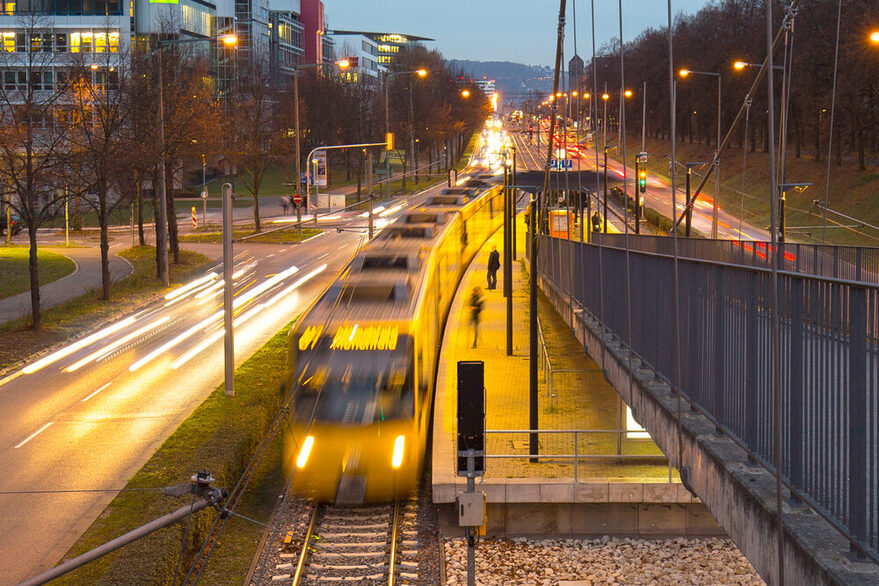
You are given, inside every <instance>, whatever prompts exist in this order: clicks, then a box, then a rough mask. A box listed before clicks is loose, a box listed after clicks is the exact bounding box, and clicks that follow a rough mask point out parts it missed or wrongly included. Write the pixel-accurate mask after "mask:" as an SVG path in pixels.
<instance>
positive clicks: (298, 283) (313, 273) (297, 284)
mask: <svg viewBox="0 0 879 586" xmlns="http://www.w3.org/2000/svg"><path fill="white" fill-rule="evenodd" d="M326 269H327V265H325V264H324V265H321V266H319V267H317V268H316V269H314V270H313V271H311V272H310V273H308V274H306V275H305V276H303V277H301V278H300V279H299V280H298V281H296V282H295V283H293V284H292V285H290V286H289V287H287V288H286V289H284V290H283V291H281V292H280V293H278V294H277V295H275V296H274V297H272V298H271V299H269V300H268V301H266V304H265V305H266V307H271V306H272V305H274V304H275V303H277V302H278V301H280V300H281V299H283V298H284V297H286V296H287V295H289V294H290V293H292V292H293V291H295V290H296V289H297V288H299V287H301V286H302V285H304V284H305V283H307V282H308V281H309V280H311V279H312V278H314V277H316V276H317V275H319V274H321V273H322V272H324V271H325V270H326Z"/></svg>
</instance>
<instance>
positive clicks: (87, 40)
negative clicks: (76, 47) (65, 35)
mask: <svg viewBox="0 0 879 586" xmlns="http://www.w3.org/2000/svg"><path fill="white" fill-rule="evenodd" d="M80 38H81V41H80V43H81V44H80V46H81V48H80V50H81V51H82V52H83V53H91V52H92V48H93V47H94V36H93V35H92V33H80Z"/></svg>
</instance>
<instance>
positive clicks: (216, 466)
mask: <svg viewBox="0 0 879 586" xmlns="http://www.w3.org/2000/svg"><path fill="white" fill-rule="evenodd" d="M292 323H293V322H291V323H290V324H288V325H287V326H286V327H285V328H284V329H283V330H281V331H280V332H278V333H277V334H275V335H274V336H273V337H272V338H271V340H269V341H268V342H267V343H266V344H265V345H264V346H263V347H262V348H261V349H260V350H258V351H257V352H256V353H255V354H254V355H253V356H252V357H250V358H249V359H248V360H247V361H246V362H245V363H244V364H242V365H241V366H240V367H238V369H237V370H236V371H235V396H234V397H227V396H225V395H224V394H223V391H224V385H222V384H221V385H220V386H218V387H217V388H216V389H215V390H214V391H213V392H212V393H211V394H210V396H209V397H208V398H207V399H206V400H205V402H204V403H202V404H201V405H200V406H199V407H197V408H196V409H195V411H194V412H193V413H192V415H190V416H189V418H187V419H186V421H184V422H183V423H182V424H181V425H180V427H179V428H177V430H176V431H175V432H174V433H173V434H172V435H171V437H169V438H168V439H167V440H165V442H164V443H163V444H162V447H161V448H159V450H158V451H157V452H156V453H155V454H154V455H153V456H152V458H150V460H149V461H148V462H147V463H146V464H145V465H144V466H143V468H141V469H140V471H139V472H138V473H137V474H135V476H134V478H132V479H131V481H130V482H129V483H128V485H127V488H157V487H159V488H160V487H163V486H171V485H175V484H181V483H188V482H189V481H190V476H191V475H193V474H194V473H195V472H197V471H199V470H207V471H209V472H210V473H211V474H212V475H213V476H214V479H215V483H214V486H217V487H226V488H229V489H231V488H232V487H233V486H234V485H235V483H236V482H237V480H238V478H239V477H240V476H241V474H242V473H243V472H244V469H245V467H246V465H247V463H248V461H249V460H250V458H251V455H252V454H253V452H254V449H255V448H256V445H257V444H258V442H259V441H260V439H261V438H262V437H263V435H264V434H265V433H266V430H267V429H268V426H269V425H270V423H271V420H272V418H273V417H274V415H275V413H276V412H277V410H278V408H279V407H280V404H281V395H280V393H279V392H278V388H279V385H280V383H281V382H282V378H283V372H284V361H285V355H286V353H285V350H286V338H287V333H288V331H289V329H290V326H291V325H292ZM280 444H281V442H274V445H273V449H272V450H271V451H270V452H269V454H268V456H267V459H266V460H265V461H264V462H263V465H262V466H261V467H260V469H259V471H258V473H257V475H256V476H255V478H254V480H253V482H252V484H251V490H250V491H249V493H248V495H247V496H246V497H245V498H244V500H243V502H242V503H241V505H240V506H239V507H238V508H237V509H236V513H239V514H241V515H244V516H247V517H249V518H254V519H258V520H260V521H261V522H268V519H269V517H270V516H271V513H272V509H273V507H274V504H275V503H276V502H277V496H276V495H277V494H278V492H279V491H280V490H283V474H282V472H281V448H280ZM190 499H191V496H185V497H180V498H173V497H167V496H163V495H162V494H160V493H153V492H122V493H120V494H119V495H118V496H117V497H116V498H115V499H113V501H111V502H110V504H109V505H108V506H107V508H106V509H105V510H104V512H103V513H102V514H101V515H100V516H99V517H98V519H97V520H95V522H94V523H92V525H91V527H89V529H88V530H87V531H86V532H85V534H83V536H82V537H80V539H79V540H78V541H77V542H76V544H74V546H73V547H72V548H71V550H70V551H69V552H68V554H67V556H65V557H66V558H71V557H74V556H76V555H80V554H82V553H84V552H86V551H88V550H90V549H93V548H94V547H97V546H98V545H101V544H102V543H105V542H107V541H109V540H111V539H113V538H115V537H118V536H119V535H121V534H123V533H125V532H127V531H130V530H132V529H134V528H136V527H138V526H140V525H142V524H144V523H147V522H149V521H151V520H153V519H155V518H157V517H159V516H161V515H164V514H166V513H168V512H171V511H173V510H175V509H177V508H179V507H181V506H184V505H186V503H188V502H190ZM216 515H217V512H216V511H215V510H213V509H205V510H203V511H200V512H199V513H197V514H195V515H193V517H192V518H191V519H190V521H189V527H188V530H186V523H185V522H181V523H177V524H175V525H172V526H170V527H167V528H165V529H161V530H159V531H157V532H155V533H153V534H152V535H149V536H148V537H145V538H143V539H141V540H139V541H137V542H134V543H132V544H130V545H128V546H127V547H124V548H122V549H120V550H117V551H115V552H113V553H111V554H109V555H107V556H104V557H103V558H101V559H99V560H97V561H95V562H92V563H91V564H88V565H86V566H84V567H82V568H80V569H78V570H77V571H75V572H73V573H71V574H68V575H67V576H65V577H64V578H62V579H60V580H58V582H57V583H58V584H123V583H134V582H136V583H138V584H169V583H174V572H175V568H176V565H177V559H178V554H179V552H180V546H181V542H183V539H184V532H185V537H186V539H185V551H184V557H183V561H182V563H181V571H182V574H184V575H185V572H186V571H187V570H188V568H189V565H190V562H191V560H192V557H193V556H194V555H195V554H196V553H197V552H198V550H199V548H200V547H201V544H202V541H203V540H204V538H205V537H206V536H207V535H208V532H209V531H210V527H211V524H212V523H213V521H214V519H215V518H216ZM262 533H263V527H262V526H260V525H257V524H255V523H252V522H249V521H246V520H244V519H241V518H239V517H233V518H231V519H229V521H228V522H227V527H226V530H225V531H224V533H223V535H222V538H221V541H220V543H219V544H218V545H217V547H216V548H215V550H214V553H213V555H212V556H211V559H210V562H209V563H208V566H207V568H206V569H205V571H204V573H203V574H202V577H201V582H202V583H204V584H241V583H243V582H244V578H245V577H246V575H247V571H248V569H249V568H250V564H251V561H252V560H253V557H254V555H255V554H256V550H257V547H258V544H259V540H260V537H261V536H262ZM181 577H182V576H178V578H181Z"/></svg>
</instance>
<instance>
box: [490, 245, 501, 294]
mask: <svg viewBox="0 0 879 586" xmlns="http://www.w3.org/2000/svg"><path fill="white" fill-rule="evenodd" d="M499 268H501V255H500V254H499V253H498V251H497V246H494V245H492V246H491V252H489V253H488V289H489V291H490V290H492V289H497V271H498V269H499Z"/></svg>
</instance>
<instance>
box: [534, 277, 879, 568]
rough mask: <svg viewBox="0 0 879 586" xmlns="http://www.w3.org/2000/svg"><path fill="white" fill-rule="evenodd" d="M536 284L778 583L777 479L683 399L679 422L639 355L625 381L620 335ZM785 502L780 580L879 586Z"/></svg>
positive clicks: (674, 400) (833, 537) (664, 388)
mask: <svg viewBox="0 0 879 586" xmlns="http://www.w3.org/2000/svg"><path fill="white" fill-rule="evenodd" d="M538 282H539V285H540V287H541V289H542V290H543V291H544V293H545V294H546V295H547V297H548V298H549V299H550V301H551V302H552V304H553V306H554V307H555V308H556V310H557V311H558V313H559V314H560V315H561V316H562V318H563V319H565V320H566V321H568V322H569V325H570V326H571V327H572V329H573V331H574V333H575V335H576V336H577V339H578V340H580V342H581V343H583V345H584V347H585V348H586V351H587V352H588V353H589V354H590V356H592V357H593V359H594V360H595V361H596V362H598V364H600V365H603V368H604V373H605V377H606V378H607V380H608V382H610V384H611V385H613V387H614V388H615V389H617V391H618V392H620V394H621V396H622V397H623V400H624V401H626V403H627V404H629V405H630V406H631V407H632V409H633V412H634V414H635V417H636V419H637V420H638V422H639V423H641V425H643V426H644V427H645V428H646V429H647V430H648V431H649V432H650V435H651V436H652V438H653V440H654V441H655V442H656V444H657V445H658V446H659V447H660V448H661V449H662V451H663V452H664V453H665V454H666V455H667V456H668V458H669V459H670V460H671V462H672V463H673V464H674V465H675V466H676V467H677V468H678V469H679V470H681V472H682V474H681V476H682V478H683V477H685V476H688V477H689V482H688V485H689V488H690V489H691V490H692V491H693V492H694V493H695V494H696V495H697V496H698V497H699V499H700V500H701V501H702V502H703V503H704V504H705V506H706V507H708V510H709V511H710V513H711V514H712V515H713V516H714V518H715V519H717V522H718V523H719V524H720V525H721V527H723V528H724V530H725V531H726V533H727V534H728V535H729V537H730V538H732V540H733V541H734V542H735V543H736V545H738V547H739V549H741V551H742V553H743V554H744V555H745V556H746V557H747V558H748V560H750V562H751V564H753V566H754V568H755V569H756V570H757V571H758V572H759V573H760V575H761V576H762V577H763V578H764V579H765V580H766V581H767V582H768V583H769V584H778V583H780V580H779V575H778V540H777V532H776V528H777V524H776V523H777V515H776V501H775V478H774V476H773V475H772V474H770V473H769V472H767V471H766V470H764V469H763V468H760V467H756V466H750V465H749V464H748V461H747V456H746V454H745V452H744V451H743V450H742V449H741V448H739V447H738V446H737V445H736V444H735V443H733V441H732V440H731V439H729V438H728V437H724V436H722V435H717V433H716V431H715V427H714V425H713V424H712V423H711V422H710V421H709V420H708V419H707V418H705V417H704V416H702V415H700V414H699V413H697V412H694V411H691V410H690V409H689V406H688V405H687V404H686V402H684V401H682V404H681V406H680V413H681V417H680V425H679V424H678V417H677V413H678V410H679V409H678V397H677V395H676V394H675V393H674V392H673V391H672V389H671V388H670V387H669V385H667V384H666V383H664V382H661V381H659V380H658V378H657V376H656V374H655V373H654V372H653V371H652V370H651V369H649V368H642V367H641V364H640V362H639V361H637V359H633V363H632V370H633V373H634V376H633V381H632V384H631V385H630V380H629V379H630V377H629V373H628V370H627V366H626V365H627V364H628V353H627V350H626V348H624V347H623V346H622V344H621V343H620V342H619V340H617V339H615V338H614V337H613V336H611V335H605V336H602V334H601V330H600V328H599V322H598V321H597V320H595V319H594V318H593V317H592V316H591V315H588V314H587V313H586V312H585V311H582V312H581V310H580V309H579V308H575V310H574V311H573V312H572V311H571V309H570V307H569V305H568V298H567V297H566V296H565V295H563V294H561V293H560V292H558V291H556V290H555V289H554V288H553V285H552V284H551V283H549V282H547V281H545V280H544V279H542V278H539V279H538ZM572 314H573V316H574V317H573V318H572V317H571V316H572ZM571 320H573V322H574V323H570V322H571ZM630 388H631V396H629V393H630V390H629V389H630ZM788 502H789V501H787V498H785V501H784V502H783V504H782V512H783V520H784V546H783V549H784V551H783V559H784V583H786V584H874V585H875V584H879V568H877V566H876V565H875V564H872V563H869V564H867V563H854V562H850V561H849V559H848V557H847V555H846V554H847V552H848V550H849V546H848V542H847V541H846V540H845V539H843V538H842V537H841V536H839V534H838V533H837V532H836V531H835V530H834V529H833V528H832V527H831V526H830V524H829V523H827V522H826V521H824V520H822V519H821V518H820V517H818V515H816V514H815V513H813V512H812V511H811V510H809V509H808V508H806V507H790V506H789V505H788Z"/></svg>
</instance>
